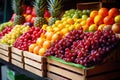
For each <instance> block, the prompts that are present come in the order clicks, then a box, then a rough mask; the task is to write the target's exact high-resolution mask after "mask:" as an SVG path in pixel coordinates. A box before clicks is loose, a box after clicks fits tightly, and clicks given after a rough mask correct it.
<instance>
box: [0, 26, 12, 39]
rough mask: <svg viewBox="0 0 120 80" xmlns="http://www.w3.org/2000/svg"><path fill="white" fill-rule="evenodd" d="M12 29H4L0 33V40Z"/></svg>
mask: <svg viewBox="0 0 120 80" xmlns="http://www.w3.org/2000/svg"><path fill="white" fill-rule="evenodd" d="M12 28H13V27H5V29H4V30H3V31H1V32H0V39H1V38H2V37H3V36H4V35H5V34H8V33H9V32H10V31H11V30H12Z"/></svg>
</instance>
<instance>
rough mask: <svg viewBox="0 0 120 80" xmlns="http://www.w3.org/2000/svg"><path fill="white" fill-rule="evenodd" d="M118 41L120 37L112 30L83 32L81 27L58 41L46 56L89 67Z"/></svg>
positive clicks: (97, 61)
mask: <svg viewBox="0 0 120 80" xmlns="http://www.w3.org/2000/svg"><path fill="white" fill-rule="evenodd" d="M118 42H120V39H119V38H117V37H116V36H115V34H114V33H113V32H112V31H111V30H109V31H108V30H105V31H99V30H98V31H95V32H94V33H93V32H83V30H82V28H81V29H80V30H73V31H71V32H70V33H69V34H68V35H67V36H66V37H65V38H63V39H60V40H58V41H56V42H55V43H54V44H53V45H52V46H51V47H50V48H49V49H48V50H47V51H46V53H45V56H55V57H58V58H61V59H64V60H65V61H67V62H74V63H77V64H81V65H84V66H87V67H89V66H93V65H96V64H97V63H99V62H101V61H102V60H103V58H104V57H105V56H106V55H107V53H108V52H109V51H110V50H111V49H113V48H114V47H115V46H116V45H117V43H118Z"/></svg>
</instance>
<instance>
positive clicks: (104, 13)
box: [98, 8, 108, 17]
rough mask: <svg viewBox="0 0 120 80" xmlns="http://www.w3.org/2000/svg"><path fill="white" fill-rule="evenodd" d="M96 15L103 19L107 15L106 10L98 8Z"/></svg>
mask: <svg viewBox="0 0 120 80" xmlns="http://www.w3.org/2000/svg"><path fill="white" fill-rule="evenodd" d="M98 14H99V15H101V16H103V17H105V16H107V15H108V9H107V8H100V9H99V11H98Z"/></svg>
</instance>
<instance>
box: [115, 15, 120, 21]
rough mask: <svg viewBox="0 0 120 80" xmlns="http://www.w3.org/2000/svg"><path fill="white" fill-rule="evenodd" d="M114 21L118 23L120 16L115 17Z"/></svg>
mask: <svg viewBox="0 0 120 80" xmlns="http://www.w3.org/2000/svg"><path fill="white" fill-rule="evenodd" d="M114 21H115V23H120V15H117V16H115V18H114Z"/></svg>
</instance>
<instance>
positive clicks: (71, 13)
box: [63, 9, 90, 18]
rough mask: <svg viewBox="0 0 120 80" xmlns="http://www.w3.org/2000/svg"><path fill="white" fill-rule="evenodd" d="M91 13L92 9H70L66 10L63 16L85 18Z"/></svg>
mask: <svg viewBox="0 0 120 80" xmlns="http://www.w3.org/2000/svg"><path fill="white" fill-rule="evenodd" d="M89 14H90V10H82V11H81V10H75V9H70V10H67V11H65V14H64V15H63V17H66V18H83V17H86V18H87V17H88V16H89Z"/></svg>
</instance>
